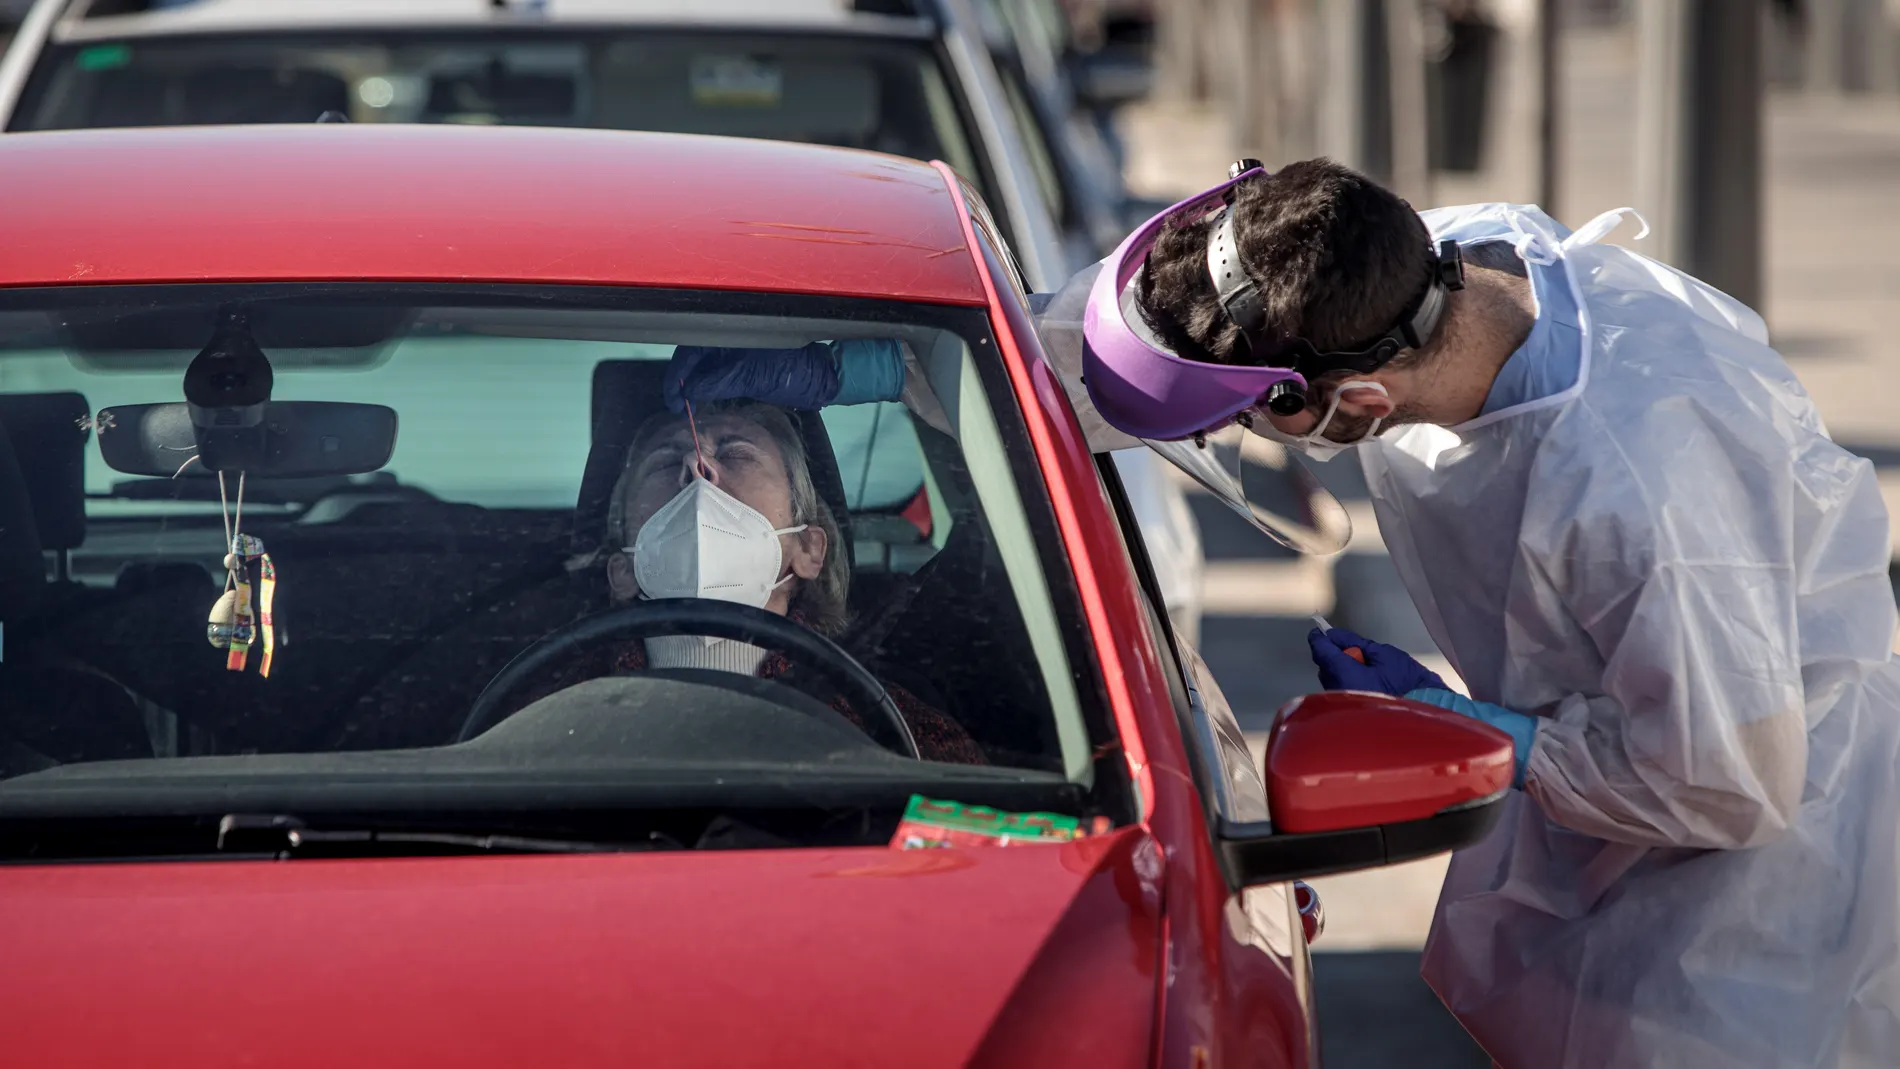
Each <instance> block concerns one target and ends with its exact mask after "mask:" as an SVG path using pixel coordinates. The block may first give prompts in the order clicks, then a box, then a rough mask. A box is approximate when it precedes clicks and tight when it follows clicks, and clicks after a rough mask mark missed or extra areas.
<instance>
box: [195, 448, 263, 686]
mask: <svg viewBox="0 0 1900 1069" xmlns="http://www.w3.org/2000/svg"><path fill="white" fill-rule="evenodd" d="M218 498H219V501H220V503H221V504H224V505H225V506H226V508H227V509H228V507H229V506H228V502H226V501H225V499H224V473H223V472H219V473H218ZM243 523H244V473H243V472H239V473H238V492H237V510H236V516H235V518H233V516H232V515H231V514H230V513H229V512H227V513H226V515H225V525H224V533H225V554H224V593H223V594H222V595H220V596H219V597H218V600H217V601H216V602H215V603H213V604H212V606H211V615H210V618H209V619H208V620H207V621H206V623H205V637H206V638H207V639H209V640H210V642H211V645H213V646H214V647H216V648H218V649H221V650H224V651H226V653H225V658H224V667H225V668H226V669H227V670H229V671H232V672H242V671H244V668H245V665H246V664H247V663H248V661H249V659H250V653H251V644H252V643H253V642H255V641H256V640H257V639H258V638H260V637H261V638H262V639H263V642H264V652H263V655H262V656H261V657H260V658H259V659H258V664H257V674H258V675H260V676H263V677H265V678H269V677H270V668H271V655H272V654H273V653H275V652H276V647H277V642H276V628H275V626H274V622H273V620H272V618H271V610H272V606H273V603H274V602H275V601H276V594H277V568H276V566H275V565H274V564H273V563H272V562H271V559H270V554H269V553H266V552H265V551H264V540H263V539H261V538H258V537H257V536H255V535H247V534H245V533H243V530H242V528H243ZM252 561H256V562H257V565H258V583H257V603H256V605H255V606H253V602H252V585H251V562H252Z"/></svg>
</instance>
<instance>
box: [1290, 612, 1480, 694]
mask: <svg viewBox="0 0 1900 1069" xmlns="http://www.w3.org/2000/svg"><path fill="white" fill-rule="evenodd" d="M1306 644H1307V645H1308V646H1311V647H1312V648H1313V663H1314V664H1315V665H1317V666H1319V682H1320V686H1322V687H1325V688H1326V689H1327V690H1370V691H1376V692H1377V693H1380V694H1390V695H1392V696H1393V697H1395V698H1396V697H1400V696H1402V695H1404V694H1405V693H1406V692H1408V691H1414V690H1419V689H1422V688H1427V687H1429V688H1433V689H1436V690H1444V689H1446V688H1445V681H1444V680H1442V679H1440V678H1438V674H1437V673H1436V672H1433V671H1432V670H1431V669H1429V668H1427V667H1425V666H1424V665H1422V664H1420V663H1418V662H1417V661H1416V660H1413V658H1412V655H1411V654H1409V653H1407V652H1405V651H1404V650H1402V649H1400V648H1398V647H1397V646H1388V645H1386V644H1385V643H1383V642H1373V641H1370V640H1368V639H1364V638H1361V637H1359V636H1358V635H1355V634H1353V633H1352V632H1351V631H1348V630H1346V629H1345V628H1343V627H1335V628H1333V629H1332V630H1331V631H1321V630H1320V629H1319V628H1317V627H1315V628H1314V629H1313V630H1312V632H1311V633H1310V634H1308V635H1307V636H1306ZM1353 647H1357V648H1358V649H1359V650H1360V652H1362V653H1364V654H1365V655H1366V663H1365V664H1360V663H1359V662H1358V661H1355V660H1353V659H1352V658H1351V657H1348V656H1347V655H1346V650H1348V649H1350V648H1353Z"/></svg>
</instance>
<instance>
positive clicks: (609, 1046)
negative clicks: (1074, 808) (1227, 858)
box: [0, 829, 1159, 1069]
mask: <svg viewBox="0 0 1900 1069" xmlns="http://www.w3.org/2000/svg"><path fill="white" fill-rule="evenodd" d="M1158 859H1159V854H1158V853H1157V852H1156V851H1155V850H1154V849H1153V844H1152V841H1151V840H1149V839H1147V838H1146V836H1145V834H1144V833H1142V832H1141V831H1139V830H1138V829H1127V830H1124V831H1121V832H1118V833H1116V834H1114V835H1111V836H1106V837H1103V838H1100V839H1093V840H1084V841H1080V842H1075V843H1068V844H1063V845H1031V846H1021V847H1010V848H1002V849H944V850H914V851H903V852H899V851H890V850H881V849H852V850H789V849H788V850H772V851H733V852H721V853H668V854H639V855H633V854H617V855H593V856H581V857H571V856H563V857H519V856H510V857H476V858H435V859H398V860H380V859H379V860H370V861H328V860H325V861H319V860H299V861H286V862H260V861H211V862H173V863H157V864H111V865H67V866H45V867H31V868H13V869H10V870H6V871H0V948H4V950H3V951H0V953H3V954H4V957H5V961H6V964H5V967H4V968H0V1047H4V1049H6V1050H7V1051H8V1052H9V1057H8V1059H7V1060H8V1061H9V1062H17V1063H19V1064H22V1065H28V1064H35V1065H51V1064H55V1063H57V1064H59V1065H63V1066H100V1067H105V1066H113V1067H117V1066H122V1065H126V1064H133V1063H136V1064H140V1065H146V1066H153V1067H158V1069H168V1067H173V1066H176V1067H185V1066H190V1067H193V1069H205V1067H214V1066H234V1065H270V1066H272V1067H274V1069H294V1067H301V1066H312V1067H315V1066H325V1067H332V1066H339V1065H348V1066H351V1067H353V1069H368V1067H378V1066H398V1065H400V1066H405V1067H412V1066H417V1065H444V1066H448V1065H457V1066H497V1067H499V1066H510V1067H519V1066H528V1065H532V1066H549V1067H554V1066H577V1067H592V1066H609V1065H612V1066H625V1065H660V1064H664V1065H671V1066H679V1065H719V1066H746V1065H766V1064H785V1063H787V1062H793V1063H797V1064H810V1065H827V1066H851V1065H900V1064H901V1065H909V1066H925V1067H927V1066H939V1065H941V1066H950V1065H961V1064H965V1063H966V1062H968V1061H970V1060H971V1059H972V1057H973V1056H974V1055H975V1054H976V1053H977V1052H978V1048H979V1047H980V1046H981V1045H982V1044H983V1042H984V1039H985V1037H986V1035H988V1034H989V1033H990V1032H991V1030H992V1028H993V1027H1000V1026H996V1025H995V1022H996V1021H997V1020H998V1014H999V1011H1001V1010H1003V1009H1004V1008H1005V1007H1006V1006H1007V1005H1008V1004H1009V1003H1010V1001H1011V994H1012V991H1013V990H1014V989H1015V988H1016V987H1017V984H1018V982H1019V981H1020V980H1022V978H1023V977H1024V975H1025V973H1027V972H1029V971H1030V970H1032V969H1039V970H1041V971H1040V972H1039V973H1038V976H1037V977H1032V981H1036V982H1032V983H1030V984H1026V985H1025V988H1024V989H1025V991H1027V990H1029V989H1031V988H1035V987H1040V986H1044V985H1042V984H1041V983H1040V982H1039V980H1040V977H1042V976H1050V977H1052V978H1053V977H1054V976H1058V975H1062V974H1065V973H1069V972H1072V971H1074V969H1075V967H1076V966H1077V965H1078V964H1085V968H1086V971H1087V972H1088V973H1090V974H1094V975H1099V974H1101V973H1102V972H1103V964H1102V963H1105V962H1109V957H1104V956H1103V955H1104V953H1106V954H1107V955H1109V956H1112V958H1113V959H1115V960H1114V961H1113V962H1112V963H1111V964H1112V965H1113V966H1114V967H1117V968H1120V969H1121V970H1123V971H1127V972H1128V973H1129V974H1130V975H1129V976H1128V981H1129V982H1125V983H1123V985H1122V988H1121V989H1122V990H1123V991H1130V990H1134V989H1135V988H1134V987H1133V983H1134V982H1137V981H1138V983H1139V984H1140V985H1144V986H1145V989H1146V990H1147V991H1148V992H1150V994H1149V995H1148V996H1147V999H1148V1004H1149V1006H1150V1007H1151V1006H1152V997H1153V996H1152V991H1153V983H1154V977H1153V964H1154V961H1155V957H1154V955H1155V946H1154V945H1152V944H1154V942H1155V940H1154V932H1155V931H1157V930H1158V927H1159V925H1158V921H1157V920H1156V903H1157V895H1156V892H1155V890H1154V889H1155V886H1156V878H1157V876H1158V867H1159V860H1158ZM1082 913H1086V914H1088V915H1089V916H1090V917H1091V918H1092V920H1091V921H1090V922H1089V923H1086V924H1078V922H1077V919H1076V918H1077V916H1078V914H1082ZM1065 933H1066V934H1065ZM1070 943H1074V944H1077V945H1078V946H1081V945H1084V944H1086V946H1087V947H1088V948H1089V949H1085V950H1079V951H1077V953H1079V954H1081V955H1082V956H1083V957H1084V958H1088V959H1090V960H1089V961H1088V962H1086V963H1083V962H1081V961H1080V960H1079V959H1078V960H1077V961H1072V962H1071V963H1070V965H1068V966H1065V967H1061V968H1057V969H1055V970H1054V971H1053V972H1052V971H1051V967H1050V966H1047V965H1039V964H1038V962H1039V961H1040V960H1042V959H1047V958H1049V957H1050V956H1052V955H1057V956H1065V957H1068V958H1075V957H1076V954H1074V953H1070V952H1069V949H1065V947H1064V944H1070ZM1118 943H1119V944H1121V945H1120V946H1117V945H1116V944H1118ZM1143 943H1147V944H1150V945H1147V946H1145V947H1144V946H1143V945H1142V944H1143ZM1102 944H1106V945H1105V946H1104V945H1102ZM1136 974H1140V975H1139V976H1137V975H1136ZM1032 1001H1033V1000H1032ZM1136 1016H1140V1014H1137V1015H1136ZM1051 1024H1052V1025H1057V1026H1060V1025H1059V1023H1058V1022H1053V1021H1052V1022H1051ZM1019 1028H1020V1024H1018V1025H1015V1026H1010V1027H1001V1028H1000V1030H1002V1031H1013V1030H1018V1029H1019ZM1144 1034H1145V1032H1144ZM1130 1038H1131V1039H1132V1038H1135V1037H1133V1036H1131V1037H1130ZM1131 1053H1134V1052H1131ZM985 1060H991V1059H985Z"/></svg>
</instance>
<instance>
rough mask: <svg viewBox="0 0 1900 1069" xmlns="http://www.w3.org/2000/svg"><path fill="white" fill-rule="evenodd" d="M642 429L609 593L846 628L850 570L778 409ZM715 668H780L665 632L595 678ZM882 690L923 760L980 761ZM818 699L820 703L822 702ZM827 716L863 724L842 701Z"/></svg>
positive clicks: (756, 654) (951, 729) (926, 711)
mask: <svg viewBox="0 0 1900 1069" xmlns="http://www.w3.org/2000/svg"><path fill="white" fill-rule="evenodd" d="M696 414H697V418H696V420H695V421H692V422H689V421H688V420H687V419H686V417H684V416H679V415H671V414H667V415H661V416H656V417H654V418H653V419H652V420H649V421H648V422H647V423H646V425H645V426H643V427H641V428H640V430H639V432H638V433H637V434H636V435H635V436H634V441H633V446H632V448H631V449H629V450H628V454H627V464H626V467H625V468H624V469H623V470H622V472H621V475H620V479H619V482H618V483H616V484H615V486H614V491H613V495H612V497H611V499H610V504H609V506H608V515H607V531H608V538H609V543H608V544H609V545H610V546H613V547H618V548H615V549H613V550H611V551H610V552H609V554H608V557H607V562H606V572H607V585H608V590H609V593H610V594H611V596H612V599H613V602H614V604H617V605H618V604H623V603H625V602H628V601H631V600H632V599H634V598H637V597H642V596H645V597H654V598H675V597H701V598H715V599H719V600H724V601H736V602H740V603H742V604H747V605H755V606H759V607H761V608H764V609H766V610H767V611H770V612H775V613H779V614H781V615H785V616H789V617H790V618H791V619H792V620H794V621H796V622H798V623H800V624H803V625H805V626H806V627H809V628H811V629H812V630H814V631H818V632H819V633H821V634H825V635H836V634H838V633H839V632H840V631H842V630H843V628H844V625H845V623H846V613H845V597H846V593H847V592H848V589H849V585H850V582H851V570H850V566H849V565H848V564H847V562H846V558H845V557H844V555H843V554H842V553H841V552H839V532H838V524H837V521H836V519H835V518H834V517H833V516H832V514H831V509H830V508H829V507H828V506H827V505H826V504H825V502H824V499H823V498H822V497H821V496H819V494H818V490H817V487H816V486H814V485H813V483H812V478H811V467H810V463H809V461H808V459H807V457H806V454H805V445H804V440H803V438H801V437H800V435H799V433H798V430H797V428H796V427H795V426H794V424H793V422H792V419H793V417H792V416H790V415H788V414H787V413H786V412H785V410H783V409H781V408H778V407H775V406H773V405H767V404H761V403H758V402H727V403H723V404H717V405H711V406H705V407H702V408H699V409H697V410H696ZM648 666H652V667H696V668H718V669H724V670H726V671H731V672H742V673H747V674H752V675H758V676H761V677H764V678H771V677H773V676H777V675H780V674H782V673H784V672H785V671H786V670H787V669H788V668H789V667H790V665H789V663H788V662H787V661H786V660H785V659H784V658H783V657H780V656H778V655H775V654H768V653H767V652H766V651H765V650H762V649H759V648H758V647H756V646H751V645H748V644H746V643H743V642H735V641H731V640H727V639H716V638H711V637H702V636H697V635H676V636H668V637H661V638H651V639H646V640H644V641H643V642H635V643H631V644H629V646H628V647H626V648H623V649H621V650H618V651H616V652H615V654H614V661H613V664H612V665H611V666H610V667H609V668H608V669H607V670H609V671H612V670H637V669H640V668H644V667H648ZM885 688H886V689H887V690H888V691H889V692H890V694H891V697H892V698H893V699H894V700H895V701H896V702H897V706H898V709H899V710H901V711H902V712H903V714H904V718H905V719H906V720H907V721H909V723H910V729H911V733H912V734H913V735H914V736H916V739H917V746H918V749H919V751H920V753H921V755H922V756H923V757H924V758H926V759H928V760H937V761H955V762H962V763H968V764H980V763H983V761H984V757H983V753H982V751H981V750H980V749H978V747H977V745H976V743H975V741H974V740H972V739H971V738H970V735H969V733H968V732H966V731H964V730H963V727H962V726H961V725H959V724H958V723H957V722H956V721H954V720H952V719H950V718H949V717H948V716H945V715H944V714H943V713H942V712H940V711H938V710H936V709H933V708H931V707H930V706H929V705H927V704H925V703H924V702H922V701H920V700H918V699H917V697H916V696H915V695H913V694H911V693H910V692H908V691H906V690H904V689H903V688H902V687H900V686H897V685H895V684H893V683H890V682H888V681H886V683H885ZM827 697H829V696H827ZM832 704H833V706H834V708H836V709H837V710H838V711H839V712H840V713H842V714H843V715H844V716H846V717H847V718H849V719H851V720H852V721H853V722H856V723H859V724H860V725H862V723H863V721H862V719H861V718H860V716H859V713H858V711H857V710H853V709H852V708H850V706H849V705H848V704H846V703H845V702H843V700H842V699H834V700H832Z"/></svg>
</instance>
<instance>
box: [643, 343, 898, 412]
mask: <svg viewBox="0 0 1900 1069" xmlns="http://www.w3.org/2000/svg"><path fill="white" fill-rule="evenodd" d="M665 390H666V407H667V408H669V409H671V410H672V411H674V412H683V411H685V409H686V404H685V402H686V401H692V402H693V403H694V404H696V405H697V404H709V403H712V402H716V401H732V400H741V399H746V400H753V401H764V402H766V403H768V404H774V405H780V406H782V407H785V408H801V409H818V408H823V407H825V406H826V405H859V404H864V403H866V402H869V401H895V400H897V399H899V398H900V397H902V396H903V393H904V355H903V350H902V349H900V348H899V347H898V344H897V343H896V342H895V341H892V340H891V339H889V338H853V339H850V340H848V341H833V342H813V343H812V344H810V345H807V346H805V347H803V348H801V349H730V348H722V347H716V346H707V345H682V346H679V347H678V348H676V349H674V350H673V363H672V366H671V367H670V368H669V369H668V373H667V376H666V387H665Z"/></svg>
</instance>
